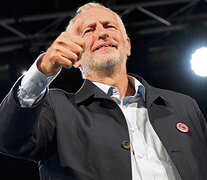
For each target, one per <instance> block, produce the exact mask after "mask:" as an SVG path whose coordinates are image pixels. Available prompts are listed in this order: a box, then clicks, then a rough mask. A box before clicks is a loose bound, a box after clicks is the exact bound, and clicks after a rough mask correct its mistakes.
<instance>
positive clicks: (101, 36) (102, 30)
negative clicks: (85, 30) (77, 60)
mask: <svg viewBox="0 0 207 180" xmlns="http://www.w3.org/2000/svg"><path fill="white" fill-rule="evenodd" d="M108 36H109V34H108V31H107V29H106V28H104V27H103V26H102V27H99V28H98V38H99V39H106V38H108Z"/></svg>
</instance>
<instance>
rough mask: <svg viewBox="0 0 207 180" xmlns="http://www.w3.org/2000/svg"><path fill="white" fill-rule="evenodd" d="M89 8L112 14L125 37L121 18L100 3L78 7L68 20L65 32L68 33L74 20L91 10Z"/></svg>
mask: <svg viewBox="0 0 207 180" xmlns="http://www.w3.org/2000/svg"><path fill="white" fill-rule="evenodd" d="M91 8H102V9H106V10H108V11H110V12H111V13H113V14H114V15H115V16H116V18H117V20H118V21H119V23H120V25H121V28H122V30H123V33H124V35H125V36H127V33H126V28H125V26H124V24H123V22H122V19H121V17H120V16H119V15H118V14H117V13H115V12H114V11H112V10H111V9H109V8H107V7H105V6H104V5H102V4H100V3H95V2H90V3H87V4H85V5H83V6H81V7H79V8H78V9H77V11H76V13H75V16H74V18H72V19H71V20H70V22H69V24H68V26H67V27H66V31H69V30H70V28H71V26H72V25H73V23H74V22H75V20H76V19H77V18H78V17H79V16H80V14H82V13H83V12H85V11H86V10H88V9H91Z"/></svg>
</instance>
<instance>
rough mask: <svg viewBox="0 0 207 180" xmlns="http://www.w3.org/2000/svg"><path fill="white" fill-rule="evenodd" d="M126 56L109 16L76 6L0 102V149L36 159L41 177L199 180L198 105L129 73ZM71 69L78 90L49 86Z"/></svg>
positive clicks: (205, 132) (125, 43) (206, 157)
mask: <svg viewBox="0 0 207 180" xmlns="http://www.w3.org/2000/svg"><path fill="white" fill-rule="evenodd" d="M129 55H130V40H129V37H128V36H127V34H126V30H125V27H124V25H123V23H122V21H121V19H120V17H119V16H118V15H117V14H116V13H114V12H113V11H111V10H110V9H108V8H105V7H104V6H102V5H100V4H97V3H88V4H86V5H84V6H82V7H81V8H79V10H78V11H77V14H76V16H75V18H73V19H72V20H71V22H70V23H69V25H68V27H67V30H66V32H63V33H61V34H60V36H59V37H58V38H57V39H56V40H55V41H54V42H53V44H52V45H51V46H50V47H49V49H48V50H47V52H46V53H44V54H42V55H40V56H39V57H38V59H37V60H36V62H35V63H34V64H33V65H32V67H31V68H30V69H29V70H28V72H27V73H26V75H25V76H24V77H21V78H20V79H19V80H18V81H17V83H16V84H15V85H14V87H13V88H12V90H11V92H10V93H9V94H8V95H7V97H6V98H5V99H4V100H3V102H2V103H1V107H0V114H1V117H0V149H1V152H3V153H5V154H8V155H11V156H14V157H18V158H24V159H29V160H33V161H36V162H39V169H40V177H41V179H42V180H49V179H55V180H66V179H67V180H179V179H183V180H191V179H192V180H196V179H197V180H204V179H206V177H207V171H206V168H207V127H206V122H205V119H204V118H203V116H202V114H201V112H200V110H199V108H198V106H197V104H196V103H195V101H194V100H192V99H191V98H189V97H187V96H185V95H181V94H178V93H175V92H171V91H167V90H162V89H158V88H154V87H151V86H150V85H149V84H147V83H146V82H145V81H144V80H143V79H142V78H140V77H138V76H136V75H133V76H130V75H127V71H126V60H127V56H129ZM72 66H74V67H78V68H80V70H81V71H82V74H83V76H84V77H85V78H86V80H85V82H84V84H83V86H82V87H81V89H80V90H79V91H78V92H77V93H75V94H70V93H66V92H64V91H62V90H58V89H55V90H49V89H48V88H47V87H48V85H49V84H50V82H51V81H52V80H53V79H54V78H55V77H56V76H57V74H58V73H59V72H60V71H61V69H62V67H64V68H68V69H69V68H71V67H72ZM72 83H73V82H71V84H72Z"/></svg>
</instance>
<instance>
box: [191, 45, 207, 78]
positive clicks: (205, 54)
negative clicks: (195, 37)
mask: <svg viewBox="0 0 207 180" xmlns="http://www.w3.org/2000/svg"><path fill="white" fill-rule="evenodd" d="M190 63H191V68H192V70H193V71H194V72H195V73H196V74H197V75H198V76H202V77H206V76H207V48H206V47H202V48H200V49H197V50H196V51H195V52H194V53H193V54H192V58H191V60H190Z"/></svg>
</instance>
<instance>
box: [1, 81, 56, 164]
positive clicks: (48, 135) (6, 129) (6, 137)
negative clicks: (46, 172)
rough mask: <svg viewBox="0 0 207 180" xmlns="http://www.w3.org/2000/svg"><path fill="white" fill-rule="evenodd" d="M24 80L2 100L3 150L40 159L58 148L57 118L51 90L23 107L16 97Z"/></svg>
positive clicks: (28, 157) (8, 153) (34, 159)
mask: <svg viewBox="0 0 207 180" xmlns="http://www.w3.org/2000/svg"><path fill="white" fill-rule="evenodd" d="M19 82H20V80H19V81H18V82H17V83H16V84H15V85H14V87H13V88H12V89H11V91H10V92H9V94H8V95H7V96H6V97H5V98H4V100H3V101H2V103H1V104H0V152H1V153H4V154H6V155H10V156H13V157H17V158H23V159H29V160H33V161H39V160H41V159H45V158H47V157H48V156H50V155H51V154H52V153H54V151H55V148H56V145H55V143H56V140H55V137H56V136H55V133H56V127H55V121H54V117H53V111H52V110H51V108H50V105H49V104H50V98H49V95H48V93H46V95H45V96H44V97H43V99H42V100H41V101H40V102H38V104H36V105H35V106H33V107H31V108H22V107H20V105H19V102H18V99H17V98H16V95H15V93H16V91H17V88H18V86H19Z"/></svg>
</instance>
